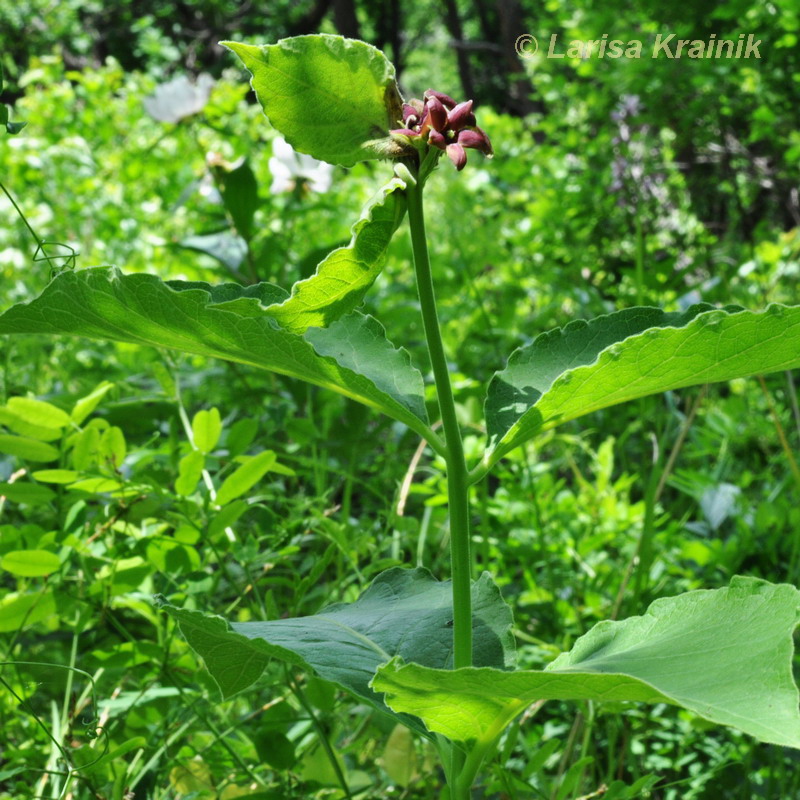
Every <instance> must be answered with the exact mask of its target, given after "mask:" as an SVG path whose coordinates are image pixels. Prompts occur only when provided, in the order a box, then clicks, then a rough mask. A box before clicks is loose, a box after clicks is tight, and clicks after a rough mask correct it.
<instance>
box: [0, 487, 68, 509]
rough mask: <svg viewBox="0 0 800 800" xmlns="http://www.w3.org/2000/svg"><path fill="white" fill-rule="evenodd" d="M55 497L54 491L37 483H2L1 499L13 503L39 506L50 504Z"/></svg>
mask: <svg viewBox="0 0 800 800" xmlns="http://www.w3.org/2000/svg"><path fill="white" fill-rule="evenodd" d="M55 496H56V494H55V492H54V491H52V490H51V489H48V488H47V487H46V486H39V485H38V484H36V483H27V482H25V481H16V482H15V483H0V497H6V498H8V499H9V500H11V502H12V503H25V504H26V505H29V506H38V505H42V504H43V503H49V502H50V501H51V500H52V499H53V498H54V497H55Z"/></svg>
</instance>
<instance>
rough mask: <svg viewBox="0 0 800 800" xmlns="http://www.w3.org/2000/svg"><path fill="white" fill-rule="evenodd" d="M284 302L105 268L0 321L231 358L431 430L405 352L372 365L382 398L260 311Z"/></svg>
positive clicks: (72, 276) (330, 345) (68, 278)
mask: <svg viewBox="0 0 800 800" xmlns="http://www.w3.org/2000/svg"><path fill="white" fill-rule="evenodd" d="M285 297H286V292H284V291H283V290H282V289H279V288H278V287H276V286H272V285H270V284H263V283H262V284H258V285H256V286H250V287H247V288H243V287H241V286H238V285H237V284H224V285H220V286H210V285H209V284H205V283H197V282H180V281H170V282H168V283H165V282H163V281H161V280H160V279H159V278H157V277H156V276H154V275H144V274H132V275H124V274H123V273H121V272H120V271H119V270H117V269H115V268H111V267H98V268H94V269H87V270H80V271H65V272H62V273H61V274H60V275H58V276H57V277H56V278H55V279H54V280H53V281H51V283H50V284H49V285H48V286H47V287H46V288H45V290H44V291H43V292H42V294H41V295H40V296H39V297H38V298H36V299H34V300H32V301H30V302H28V303H19V304H17V305H15V306H12V307H11V308H10V309H8V310H7V311H6V312H5V313H3V314H2V315H0V334H11V333H46V334H67V335H75V336H87V337H90V338H95V339H112V340H116V341H122V342H133V343H136V344H146V345H153V346H156V347H166V348H171V349H175V350H180V351H182V352H185V353H194V354H197V355H204V356H212V357H216V358H223V359H227V360H230V361H237V362H240V363H242V364H249V365H251V366H254V367H260V368H262V369H268V370H272V371H274V372H279V373H282V374H284V375H290V376H292V377H295V378H300V379H301V380H305V381H309V382H310V383H314V384H317V385H318V386H324V387H326V388H328V389H333V390H334V391H337V392H339V393H341V394H344V395H346V396H348V397H351V398H353V399H354V400H358V401H359V402H362V403H364V404H366V405H368V406H371V407H373V408H376V409H378V410H379V411H382V412H383V413H385V414H388V415H389V416H391V417H394V418H395V419H398V420H400V421H401V422H404V423H405V424H406V425H408V426H409V427H411V428H412V429H413V430H415V431H417V432H418V433H420V434H421V435H423V436H425V435H429V434H430V430H429V428H428V426H427V424H426V418H425V417H424V416H423V417H420V416H419V414H420V413H422V414H423V415H424V401H423V388H422V378H421V376H420V374H419V372H418V371H417V370H416V369H414V368H413V367H412V366H411V365H410V361H409V359H408V357H407V355H405V354H401V356H400V357H399V358H394V359H393V360H391V369H393V370H396V371H399V372H397V374H393V375H391V376H387V375H383V374H382V373H381V371H380V365H378V364H373V365H372V367H373V368H374V370H375V372H376V376H377V377H376V379H379V380H380V382H381V383H382V385H384V386H386V387H390V388H393V387H397V390H398V393H397V394H396V395H394V394H388V393H387V392H385V391H383V390H381V389H379V388H378V387H377V385H376V383H375V381H373V380H372V379H371V378H369V377H366V376H364V375H359V374H356V373H355V372H353V371H352V370H351V369H348V368H346V367H343V366H341V365H340V364H338V363H336V361H335V360H334V358H328V357H325V356H321V355H319V354H318V353H317V352H316V351H315V350H314V347H313V346H312V345H311V344H310V342H309V341H307V340H306V339H305V338H303V337H302V336H298V335H296V334H293V333H289V332H288V331H285V330H283V329H281V328H280V327H279V326H278V324H277V323H276V322H275V321H274V320H273V319H271V318H270V317H269V316H268V315H266V314H265V313H264V306H266V305H270V304H271V303H274V302H279V301H280V300H282V299H284V298H285ZM356 316H358V315H356ZM353 327H357V325H356V324H354V325H353ZM364 328H365V330H366V331H367V334H368V342H367V344H366V345H365V346H366V347H375V346H376V344H375V340H376V337H378V336H379V331H378V330H377V329H376V328H375V327H374V326H370V325H369V324H365V325H364ZM381 330H382V329H381ZM353 336H355V333H354V332H353V330H352V329H348V337H349V338H348V340H347V341H346V342H345V343H344V344H343V347H344V350H345V351H346V350H347V349H348V348H350V347H357V346H358V345H357V343H354V342H353ZM336 337H337V333H336V331H331V329H321V330H320V331H319V332H318V333H316V334H315V341H318V342H321V343H324V344H325V345H326V347H327V350H328V351H329V352H332V353H333V352H336V347H337V342H336ZM379 346H380V347H382V348H383V349H384V350H385V352H386V353H394V352H397V351H395V350H394V348H393V347H392V346H391V344H389V343H388V342H387V341H386V340H385V337H384V339H383V340H382V341H381V342H380V343H379ZM388 368H389V367H387V369H388Z"/></svg>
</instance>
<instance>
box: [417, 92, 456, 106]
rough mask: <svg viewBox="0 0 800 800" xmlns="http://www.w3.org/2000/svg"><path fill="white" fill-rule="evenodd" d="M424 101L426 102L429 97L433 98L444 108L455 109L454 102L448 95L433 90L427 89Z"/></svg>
mask: <svg viewBox="0 0 800 800" xmlns="http://www.w3.org/2000/svg"><path fill="white" fill-rule="evenodd" d="M424 97H425V99H426V100H428V99H429V98H431V97H435V98H436V99H437V100H438V101H439V102H440V103H441V104H442V105H443V106H444V107H445V108H447V109H450V108H455V105H456V101H455V100H453V98H452V97H450V95H449V94H443V93H442V92H437V91H435V90H434V89H428V91H427V92H425V95H424Z"/></svg>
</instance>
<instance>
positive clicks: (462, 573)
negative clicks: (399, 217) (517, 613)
mask: <svg viewBox="0 0 800 800" xmlns="http://www.w3.org/2000/svg"><path fill="white" fill-rule="evenodd" d="M408 222H409V226H410V228H411V244H412V247H413V251H414V269H415V271H416V276H417V291H418V292H419V302H420V307H421V309H422V324H423V328H424V330H425V339H426V340H427V344H428V353H429V355H430V360H431V368H432V369H433V377H434V381H435V382H436V394H437V398H438V401H439V413H440V414H441V418H442V429H443V431H444V442H445V454H444V458H445V463H446V464H447V497H448V501H449V511H450V559H451V564H450V568H451V574H452V579H453V667H454V668H455V669H461V668H462V667H470V666H472V596H471V572H472V561H471V555H470V541H469V482H468V475H467V464H466V461H465V460H464V447H463V444H462V442H461V429H460V428H459V425H458V419H457V418H456V407H455V401H454V400H453V388H452V386H451V384H450V373H449V371H448V369H447V359H446V357H445V353H444V345H443V344H442V334H441V330H440V329H439V317H438V314H437V312H436V296H435V294H434V290H433V278H432V275H431V264H430V259H429V258H428V243H427V240H426V236H425V216H424V211H423V205H422V183H421V181H418V182H417V183H416V185H414V186H409V187H408Z"/></svg>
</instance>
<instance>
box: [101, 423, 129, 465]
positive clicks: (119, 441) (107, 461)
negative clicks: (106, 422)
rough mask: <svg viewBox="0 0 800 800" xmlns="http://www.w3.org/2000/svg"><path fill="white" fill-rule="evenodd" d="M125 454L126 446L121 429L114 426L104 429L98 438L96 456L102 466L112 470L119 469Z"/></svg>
mask: <svg viewBox="0 0 800 800" xmlns="http://www.w3.org/2000/svg"><path fill="white" fill-rule="evenodd" d="M127 452H128V446H127V444H126V442H125V434H124V433H123V432H122V428H118V427H117V426H116V425H112V426H111V427H109V428H106V430H104V431H103V433H102V435H101V436H100V443H99V445H98V450H97V455H98V457H99V458H100V461H101V462H102V464H103V466H107V467H110V468H111V469H114V470H117V469H119V468H120V466H121V465H122V462H123V461H124V460H125V456H126V454H127Z"/></svg>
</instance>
